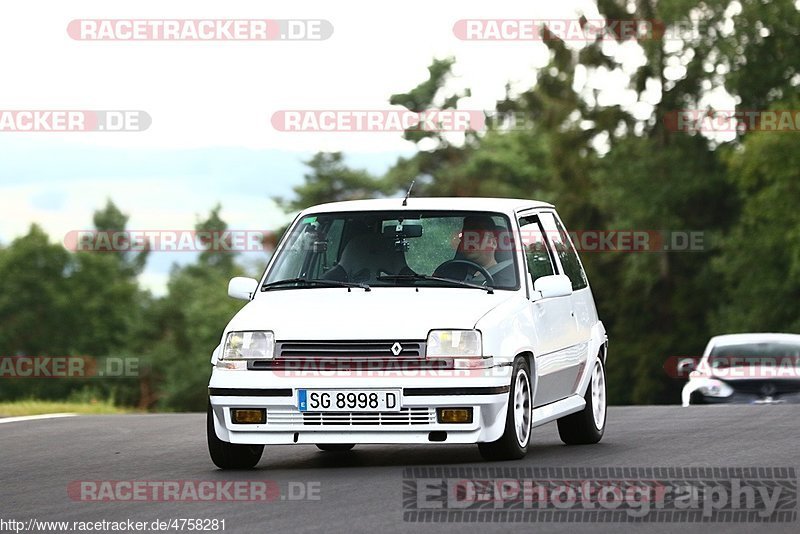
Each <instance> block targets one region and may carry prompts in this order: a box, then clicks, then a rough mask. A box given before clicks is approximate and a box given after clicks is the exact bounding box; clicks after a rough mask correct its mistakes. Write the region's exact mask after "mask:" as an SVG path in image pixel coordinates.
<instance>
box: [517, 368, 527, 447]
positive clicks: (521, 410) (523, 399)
mask: <svg viewBox="0 0 800 534" xmlns="http://www.w3.org/2000/svg"><path fill="white" fill-rule="evenodd" d="M514 427H515V429H516V433H517V443H519V446H520V447H525V446H526V445H527V444H528V439H529V438H530V434H531V384H530V381H529V380H528V373H526V372H525V370H524V369H520V370H519V371H518V372H517V378H516V382H515V384H514Z"/></svg>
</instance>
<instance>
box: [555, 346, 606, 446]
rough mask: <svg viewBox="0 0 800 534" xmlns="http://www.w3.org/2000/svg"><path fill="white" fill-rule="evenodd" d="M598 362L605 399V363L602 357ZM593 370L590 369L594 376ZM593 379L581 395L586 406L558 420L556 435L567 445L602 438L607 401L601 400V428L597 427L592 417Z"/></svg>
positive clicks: (596, 440) (582, 443) (586, 443)
mask: <svg viewBox="0 0 800 534" xmlns="http://www.w3.org/2000/svg"><path fill="white" fill-rule="evenodd" d="M598 364H599V369H600V372H602V376H603V382H602V386H603V399H606V397H605V394H606V390H605V373H606V370H605V365H604V364H603V360H602V358H600V357H598V358H597V363H596V364H595V365H596V366H597V365H598ZM594 372H595V370H594V369H592V374H593V376H594ZM593 382H594V380H593V379H592V380H590V381H589V387H588V388H586V395H584V396H583V398H584V400H585V401H586V407H585V408H584V409H583V410H581V411H580V412H576V413H573V414H570V415H568V416H566V417H562V418H561V419H559V420H558V435H559V437H560V438H561V441H563V442H564V443H566V444H567V445H589V444H592V443H597V442H598V441H600V440H601V439H603V433H604V432H605V430H606V423H607V417H606V416H607V413H608V402H607V401H605V400H604V401H603V410H602V411H603V417H602V424H601V428H598V426H597V423H596V422H595V418H594V405H593V402H594V401H593V399H594V397H593V389H592V388H593V387H594V384H593Z"/></svg>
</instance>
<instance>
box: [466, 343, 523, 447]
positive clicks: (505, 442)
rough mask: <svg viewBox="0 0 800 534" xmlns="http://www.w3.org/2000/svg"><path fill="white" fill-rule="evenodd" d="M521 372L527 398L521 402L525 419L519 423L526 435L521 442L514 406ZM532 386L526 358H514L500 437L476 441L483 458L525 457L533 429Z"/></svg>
mask: <svg viewBox="0 0 800 534" xmlns="http://www.w3.org/2000/svg"><path fill="white" fill-rule="evenodd" d="M520 373H522V375H524V380H525V383H526V384H527V399H526V400H525V399H523V402H522V403H521V407H522V412H523V413H524V412H527V421H525V419H524V417H523V420H522V421H521V425H522V426H523V427H524V426H527V435H526V437H525V439H524V440H523V442H520V440H519V439H518V437H517V428H516V423H517V421H516V420H515V419H516V417H515V414H516V413H517V411H516V410H515V406H516V404H517V401H518V400H519V399H517V378H518V376H519V375H520ZM532 419H533V388H532V387H531V368H530V365H529V364H528V360H527V359H526V358H524V357H522V356H520V357H517V359H516V360H514V367H513V370H512V373H511V389H510V390H509V392H508V410H507V411H506V426H505V431H504V432H503V435H502V437H501V438H500V439H498V440H497V441H492V442H490V443H478V450H479V451H480V453H481V456H482V457H483V459H484V460H489V461H501V460H519V459H520V458H523V457H525V454H527V452H528V445H530V442H531V431H532V430H533V428H532V424H533V421H532Z"/></svg>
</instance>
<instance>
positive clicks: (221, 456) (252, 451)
mask: <svg viewBox="0 0 800 534" xmlns="http://www.w3.org/2000/svg"><path fill="white" fill-rule="evenodd" d="M206 435H207V439H208V453H209V454H210V455H211V461H212V462H214V465H216V466H217V467H219V468H220V469H251V468H253V467H255V465H256V464H257V463H258V461H259V460H260V459H261V455H262V454H263V452H264V446H263V445H239V444H237V443H228V442H227V441H222V440H221V439H219V438H218V437H217V432H216V431H215V430H214V414H213V413H212V411H211V403H210V402H209V403H208V409H207V412H206Z"/></svg>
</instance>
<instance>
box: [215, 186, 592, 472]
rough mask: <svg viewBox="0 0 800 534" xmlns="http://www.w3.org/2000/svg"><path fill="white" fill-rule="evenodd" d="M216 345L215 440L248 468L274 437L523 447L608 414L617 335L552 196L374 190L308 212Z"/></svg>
mask: <svg viewBox="0 0 800 534" xmlns="http://www.w3.org/2000/svg"><path fill="white" fill-rule="evenodd" d="M228 293H229V295H230V296H232V297H235V298H240V299H244V300H247V301H249V302H248V304H247V305H246V306H245V307H244V308H242V310H241V311H239V313H237V314H236V316H235V317H234V318H233V319H232V320H231V321H230V323H229V324H228V326H227V327H226V328H225V331H224V333H223V335H222V339H221V342H220V345H219V346H218V347H217V348H216V349H215V350H214V353H213V356H212V358H211V363H212V365H213V371H212V375H211V380H210V384H209V406H208V418H207V431H208V445H209V451H210V454H211V458H212V460H213V462H214V463H215V464H216V465H217V466H218V467H221V468H248V467H253V466H254V465H256V464H257V463H258V461H259V459H260V458H261V455H262V452H263V449H264V445H280V444H315V445H317V446H318V447H319V448H320V449H322V450H324V451H346V450H349V449H351V448H352V447H353V446H354V444H358V443H386V444H389V443H417V444H421V443H477V444H478V447H479V449H480V452H481V454H482V455H483V457H484V458H486V459H492V460H501V459H517V458H521V457H523V456H524V455H525V453H526V452H527V449H528V444H529V441H530V437H531V430H532V428H533V427H535V426H539V425H543V424H545V423H548V422H551V421H558V431H559V434H560V436H561V439H562V440H563V441H564V442H565V443H567V444H578V443H596V442H598V441H599V440H600V439H601V438H602V436H603V431H604V429H605V425H606V385H605V382H606V380H605V362H606V352H607V345H608V338H607V336H606V331H605V328H604V326H603V323H602V322H601V321H600V320H599V319H598V316H597V311H596V309H595V303H594V299H593V297H592V292H591V290H590V288H589V284H588V281H587V279H586V275H585V273H584V270H583V267H582V265H581V262H580V260H579V258H578V255H577V253H576V251H575V249H574V247H573V245H572V242H571V241H570V238H569V235H568V234H567V232H566V230H565V228H564V226H563V224H562V222H561V220H560V218H559V216H558V214H557V213H556V211H555V209H554V208H553V206H552V205H550V204H546V203H543V202H535V201H530V200H516V199H491V198H411V199H407V200H398V199H380V200H364V201H350V202H337V203H332V204H323V205H319V206H314V207H311V208H308V209H306V210H304V211H303V212H302V213H300V214H299V215H298V217H297V218H296V219H295V221H294V222H293V223H292V225H291V226H290V227H289V229H288V230H287V232H286V234H285V236H284V237H283V238H282V239H281V241H280V243H279V244H278V247H277V249H276V251H275V254H274V255H273V257H272V259H271V260H270V262H269V265H268V266H267V268H266V271H265V273H264V275H263V276H262V278H261V280H260V281H257V280H254V279H249V278H234V279H233V280H231V282H230V285H229V287H228Z"/></svg>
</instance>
